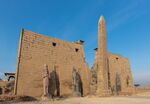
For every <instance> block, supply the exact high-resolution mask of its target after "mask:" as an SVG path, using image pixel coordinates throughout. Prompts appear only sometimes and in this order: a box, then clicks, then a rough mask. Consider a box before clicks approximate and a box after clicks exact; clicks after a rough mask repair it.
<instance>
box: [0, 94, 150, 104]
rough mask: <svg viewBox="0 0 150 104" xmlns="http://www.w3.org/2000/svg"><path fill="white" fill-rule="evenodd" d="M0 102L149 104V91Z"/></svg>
mask: <svg viewBox="0 0 150 104" xmlns="http://www.w3.org/2000/svg"><path fill="white" fill-rule="evenodd" d="M0 104H150V92H147V93H141V94H137V95H134V96H122V97H104V98H98V97H83V98H67V99H61V100H54V101H50V100H49V101H34V102H19V103H12V102H7V103H6V102H5V103H2V102H1V103H0Z"/></svg>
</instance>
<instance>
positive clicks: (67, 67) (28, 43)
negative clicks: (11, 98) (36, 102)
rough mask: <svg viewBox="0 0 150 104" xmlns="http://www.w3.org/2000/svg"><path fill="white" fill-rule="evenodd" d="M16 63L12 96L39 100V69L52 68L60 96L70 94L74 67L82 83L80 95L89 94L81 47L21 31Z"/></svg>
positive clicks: (86, 69) (40, 80)
mask: <svg viewBox="0 0 150 104" xmlns="http://www.w3.org/2000/svg"><path fill="white" fill-rule="evenodd" d="M20 49H21V50H20V51H19V54H20V58H19V59H18V60H20V62H19V63H18V69H17V75H16V76H17V78H16V86H15V90H16V94H17V95H29V96H34V97H40V96H42V94H43V84H42V83H43V82H42V70H43V68H44V66H43V65H44V64H47V65H48V70H49V72H52V70H53V69H54V66H55V67H56V72H57V74H58V77H59V82H60V95H64V96H65V95H66V96H67V95H72V70H73V67H74V68H76V69H77V70H78V71H79V73H80V75H81V79H82V81H83V94H84V95H86V94H87V93H88V92H89V82H88V67H87V65H86V64H85V62H84V53H83V48H82V45H79V44H76V43H71V42H67V41H62V40H59V39H56V38H51V37H46V36H43V35H40V34H37V33H34V32H31V31H27V30H24V31H23V32H22V39H21V42H20Z"/></svg>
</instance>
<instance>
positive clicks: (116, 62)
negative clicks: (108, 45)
mask: <svg viewBox="0 0 150 104" xmlns="http://www.w3.org/2000/svg"><path fill="white" fill-rule="evenodd" d="M108 62H109V73H110V85H111V89H112V90H115V91H117V86H118V87H119V84H120V87H121V89H118V90H119V92H120V93H123V94H126V93H133V92H134V88H133V78H132V74H131V69H130V65H129V62H128V59H127V58H124V57H121V56H118V55H114V54H109V55H108ZM118 78H119V79H118Z"/></svg>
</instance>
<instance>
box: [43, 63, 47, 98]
mask: <svg viewBox="0 0 150 104" xmlns="http://www.w3.org/2000/svg"><path fill="white" fill-rule="evenodd" d="M42 77H43V96H44V97H49V71H48V66H47V64H44V69H43V73H42Z"/></svg>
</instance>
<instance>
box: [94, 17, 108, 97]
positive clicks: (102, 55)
mask: <svg viewBox="0 0 150 104" xmlns="http://www.w3.org/2000/svg"><path fill="white" fill-rule="evenodd" d="M97 54H98V70H97V91H96V94H97V95H98V96H107V95H108V94H109V89H108V69H107V47H106V23H105V19H104V17H103V16H101V17H100V19H99V21H98V53H97Z"/></svg>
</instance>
